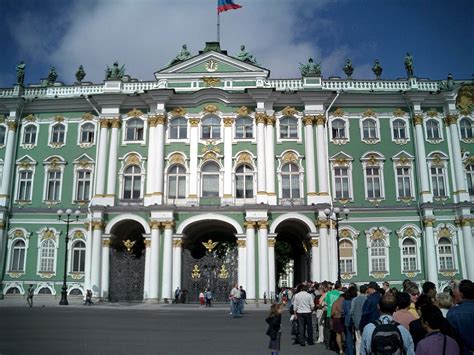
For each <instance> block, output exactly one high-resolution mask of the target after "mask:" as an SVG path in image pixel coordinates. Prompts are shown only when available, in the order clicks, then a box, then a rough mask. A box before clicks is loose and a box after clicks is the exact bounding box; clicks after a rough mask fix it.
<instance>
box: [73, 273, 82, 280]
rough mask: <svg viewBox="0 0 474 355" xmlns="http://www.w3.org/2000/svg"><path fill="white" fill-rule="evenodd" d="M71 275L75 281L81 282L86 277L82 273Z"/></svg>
mask: <svg viewBox="0 0 474 355" xmlns="http://www.w3.org/2000/svg"><path fill="white" fill-rule="evenodd" d="M70 275H71V278H72V279H73V280H80V279H82V278H83V277H84V274H83V273H80V272H71V273H70Z"/></svg>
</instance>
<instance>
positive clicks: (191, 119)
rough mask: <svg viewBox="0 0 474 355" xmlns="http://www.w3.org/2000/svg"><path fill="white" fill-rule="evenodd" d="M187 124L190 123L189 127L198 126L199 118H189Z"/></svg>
mask: <svg viewBox="0 0 474 355" xmlns="http://www.w3.org/2000/svg"><path fill="white" fill-rule="evenodd" d="M189 124H190V125H191V127H197V126H199V118H190V119H189Z"/></svg>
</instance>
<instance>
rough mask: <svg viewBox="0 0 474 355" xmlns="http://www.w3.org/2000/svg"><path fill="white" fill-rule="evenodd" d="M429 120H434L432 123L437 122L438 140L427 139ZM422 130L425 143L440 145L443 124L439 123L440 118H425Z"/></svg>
mask: <svg viewBox="0 0 474 355" xmlns="http://www.w3.org/2000/svg"><path fill="white" fill-rule="evenodd" d="M431 120H434V121H437V122H438V127H439V138H438V139H435V138H428V127H427V123H428V121H431ZM423 130H424V131H425V139H426V141H427V142H429V143H433V144H435V143H440V142H443V141H444V130H443V122H442V121H441V119H440V118H438V117H427V118H425V119H424V120H423Z"/></svg>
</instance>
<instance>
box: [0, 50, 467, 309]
mask: <svg viewBox="0 0 474 355" xmlns="http://www.w3.org/2000/svg"><path fill="white" fill-rule="evenodd" d="M17 69H18V68H17ZM345 69H347V68H345ZM380 69H381V68H380ZM19 70H20V74H19V78H18V84H16V85H13V86H12V87H10V88H5V89H0V190H1V191H0V212H1V213H0V218H1V220H0V284H1V288H0V290H1V294H2V295H5V297H18V295H24V294H25V292H26V290H27V288H28V287H29V285H30V284H31V285H33V287H34V290H35V294H47V295H52V296H51V297H53V296H55V297H59V295H60V293H61V287H62V284H63V276H64V272H66V276H67V292H68V294H69V295H71V296H72V295H77V296H79V295H83V294H84V293H85V291H86V290H87V289H91V290H92V292H93V294H94V297H96V298H100V299H102V300H104V301H133V300H136V301H150V302H162V301H166V300H169V299H171V298H173V297H174V290H175V289H176V288H177V287H180V288H181V289H182V290H187V291H188V297H189V299H191V300H194V299H196V298H197V294H198V293H199V291H200V290H203V289H205V288H210V289H211V290H213V291H214V293H215V298H216V299H217V300H226V299H227V295H228V292H229V290H230V287H231V285H232V284H233V283H235V282H238V284H239V285H243V286H244V288H245V289H246V290H247V295H248V298H249V299H257V300H261V299H263V298H264V297H271V296H273V295H274V292H275V289H276V287H277V286H278V284H279V280H280V279H282V278H286V279H291V280H292V282H294V283H298V282H301V281H304V280H308V279H311V280H331V281H335V280H336V279H337V277H338V271H339V273H340V275H341V278H342V280H343V282H345V283H349V282H356V283H363V282H367V281H377V282H382V281H390V282H391V283H392V284H395V285H397V284H400V283H401V281H402V280H404V279H406V278H410V279H412V280H415V281H417V282H422V281H424V280H431V281H433V282H435V283H436V284H437V285H438V286H439V287H443V286H444V285H446V284H447V283H449V282H450V280H452V279H462V278H470V279H474V258H473V257H472V256H473V255H474V254H473V253H474V239H473V233H472V226H473V220H472V213H473V204H472V201H473V200H474V156H472V155H471V150H473V142H474V118H473V115H472V109H473V96H474V86H473V84H472V82H468V81H465V82H461V81H458V80H454V79H452V78H451V77H448V80H447V81H446V80H445V81H436V80H428V79H420V78H417V77H416V76H414V75H407V78H403V79H397V80H387V79H383V78H381V77H380V75H377V78H375V79H368V80H360V79H352V78H351V77H350V76H351V73H352V72H351V71H350V70H347V71H346V70H345V72H346V74H347V76H348V77H347V78H344V79H342V78H339V77H329V78H324V77H323V76H322V75H321V70H320V67H319V65H315V64H314V63H312V61H310V62H309V63H308V64H307V65H304V66H302V68H301V71H302V77H301V78H300V79H278V80H276V79H270V72H269V70H267V69H264V68H262V67H261V66H259V65H258V64H257V63H256V61H255V59H254V58H253V56H251V55H249V54H248V53H246V52H243V53H239V55H238V56H231V55H228V54H227V52H226V51H225V50H221V49H220V46H219V44H218V43H207V44H206V47H205V48H204V50H202V51H200V52H199V53H198V54H196V55H191V54H190V53H189V52H187V49H186V48H185V46H183V50H182V52H181V53H180V54H179V55H178V56H177V57H176V58H175V59H173V60H172V62H171V63H170V65H169V66H168V67H166V68H164V69H162V70H160V71H157V72H156V73H154V76H155V80H153V81H138V80H136V79H133V78H130V77H129V76H127V75H126V74H125V73H124V69H123V67H121V68H120V67H119V65H118V63H114V66H113V67H112V68H108V69H107V71H106V80H104V82H102V83H100V84H93V83H90V82H85V81H83V79H84V75H85V73H84V72H81V71H78V73H77V74H76V78H77V80H78V81H77V82H76V83H75V84H74V85H64V84H62V83H61V82H58V81H57V80H56V78H57V75H56V74H55V73H54V72H50V75H49V76H48V78H47V79H44V80H42V82H41V83H40V84H37V85H28V86H24V85H23V77H21V74H22V73H21V67H20V68H19ZM80 70H82V68H81V69H80ZM374 72H376V70H374ZM380 73H381V71H380V72H379V74H380ZM335 208H341V210H342V209H344V208H348V209H349V214H348V215H347V218H346V216H345V214H344V213H343V212H340V213H339V214H337V215H335V214H331V213H330V214H329V217H328V216H327V214H326V213H325V210H326V209H329V210H332V211H334V209H335ZM59 209H62V210H67V209H71V210H72V211H76V210H79V211H80V214H79V215H78V216H77V218H76V216H75V215H74V214H73V215H71V216H70V220H71V221H70V223H66V222H65V218H67V217H66V216H64V215H63V217H62V219H58V215H57V211H58V210H59ZM326 212H328V211H326ZM66 234H67V235H66ZM66 247H67V262H65V257H66ZM338 260H339V265H338ZM288 262H290V264H291V267H288ZM65 270H66V271H65ZM285 270H286V271H285ZM288 270H290V271H288ZM285 272H286V273H288V272H291V275H290V276H291V277H289V275H285ZM285 282H287V281H285Z"/></svg>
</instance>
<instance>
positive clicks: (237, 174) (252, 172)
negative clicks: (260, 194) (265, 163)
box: [234, 164, 256, 201]
mask: <svg viewBox="0 0 474 355" xmlns="http://www.w3.org/2000/svg"><path fill="white" fill-rule="evenodd" d="M239 169H243V171H242V172H239ZM246 169H248V171H247V170H246ZM234 175H235V184H234V196H235V199H236V200H244V201H248V200H254V199H255V197H256V194H255V170H254V168H253V167H252V166H251V165H250V164H240V165H238V166H237V167H236V168H235V170H234ZM249 177H250V179H248V178H249ZM242 178H243V179H242ZM239 179H242V181H243V197H239V196H238V193H237V191H238V185H239ZM249 181H250V183H251V191H252V195H251V196H247V191H248V190H249V189H247V183H248V182H249Z"/></svg>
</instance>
